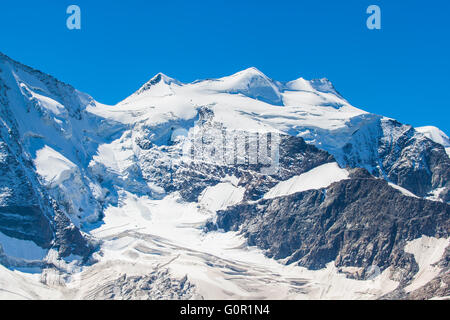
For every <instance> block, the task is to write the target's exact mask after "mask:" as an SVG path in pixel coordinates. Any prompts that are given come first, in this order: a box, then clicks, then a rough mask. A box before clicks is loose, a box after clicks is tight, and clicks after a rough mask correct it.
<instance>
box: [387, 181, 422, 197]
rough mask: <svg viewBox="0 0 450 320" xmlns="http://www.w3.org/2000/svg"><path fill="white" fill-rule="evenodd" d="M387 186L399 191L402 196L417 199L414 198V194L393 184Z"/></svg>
mask: <svg viewBox="0 0 450 320" xmlns="http://www.w3.org/2000/svg"><path fill="white" fill-rule="evenodd" d="M389 185H390V186H391V187H392V188H394V189H397V190H398V191H400V192H401V193H402V194H403V195H405V196H408V197H413V198H419V197H418V196H416V195H415V194H414V193H412V192H411V191H409V190H407V189H405V188H403V187H400V186H399V185H396V184H395V183H392V182H389Z"/></svg>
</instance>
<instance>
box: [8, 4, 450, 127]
mask: <svg viewBox="0 0 450 320" xmlns="http://www.w3.org/2000/svg"><path fill="white" fill-rule="evenodd" d="M71 4H76V5H78V6H80V8H81V14H82V29H81V30H79V31H70V30H68V29H67V28H66V19H67V17H68V15H67V14H66V8H67V7H68V6H69V5H71ZM371 4H376V5H378V6H380V8H381V10H382V29H381V30H368V29H367V28H366V19H367V17H368V15H367V14H366V8H367V7H368V6H369V5H371ZM449 12H450V3H449V1H443V0H428V1H418V0H410V1H401V0H389V1H379V0H369V1H366V0H346V1H335V0H321V1H302V0H292V1H285V0H276V1H265V0H227V1H225V0H209V1H195V0H192V1H186V0H185V1H179V0H172V1H152V0H127V1H106V0H89V1H87V0H71V1H65V0H58V1H55V0H40V1H28V0H23V1H20V2H19V1H2V2H1V4H0V51H2V52H3V53H5V54H7V55H9V56H10V57H12V58H13V59H15V60H18V61H20V62H22V63H24V64H27V65H30V66H32V67H34V68H37V69H40V70H42V71H44V72H46V73H49V74H52V75H54V76H56V77H57V78H59V79H60V80H62V81H64V82H67V83H70V84H72V85H73V86H75V87H76V88H77V89H79V90H81V91H85V92H87V93H89V94H91V95H92V96H93V97H94V98H95V99H97V100H98V101H100V102H103V103H108V104H115V103H117V102H119V101H120V100H122V99H124V98H126V97H127V96H128V95H130V94H131V93H133V92H134V91H135V90H137V89H138V88H139V87H140V86H141V85H142V84H143V83H145V82H146V81H147V80H148V79H149V78H151V77H152V76H153V75H154V74H156V73H158V72H163V73H165V74H167V75H169V76H172V77H174V78H177V79H179V80H180V81H183V82H190V81H193V80H196V79H202V78H209V77H221V76H225V75H229V74H232V73H235V72H237V71H239V70H242V69H245V68H247V67H250V66H255V67H257V68H258V69H260V70H261V71H263V72H264V73H265V74H266V75H268V76H269V77H271V78H274V79H276V80H280V81H286V80H292V79H296V78H298V77H300V76H302V77H304V78H307V79H312V78H322V77H326V78H328V79H330V80H331V81H332V82H333V83H334V85H335V87H336V88H337V90H338V91H339V92H340V93H341V94H342V95H344V96H345V97H346V98H347V99H348V100H349V101H350V102H351V103H352V104H354V105H355V106H358V107H361V108H363V109H365V110H367V111H370V112H374V113H378V114H383V115H386V116H389V117H393V118H396V119H398V120H399V121H401V122H404V123H409V124H412V125H415V126H421V125H435V126H438V127H440V128H441V129H442V130H444V131H445V132H446V133H447V134H450V121H449V119H450V117H449V115H450V102H449V101H450V100H449V98H448V93H449V92H450V90H449V85H450V58H449V57H450V23H449V22H448V15H449Z"/></svg>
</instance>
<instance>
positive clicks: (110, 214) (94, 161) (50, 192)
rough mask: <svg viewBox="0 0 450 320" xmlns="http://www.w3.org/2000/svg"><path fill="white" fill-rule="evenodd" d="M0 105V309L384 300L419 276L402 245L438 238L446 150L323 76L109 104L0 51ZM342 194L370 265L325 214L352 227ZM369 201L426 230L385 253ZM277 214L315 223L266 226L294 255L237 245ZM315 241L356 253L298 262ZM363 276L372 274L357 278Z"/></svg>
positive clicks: (225, 80) (137, 96) (251, 81)
mask: <svg viewBox="0 0 450 320" xmlns="http://www.w3.org/2000/svg"><path fill="white" fill-rule="evenodd" d="M0 107H1V108H0V118H1V122H0V172H1V173H2V175H1V176H0V243H2V244H3V249H2V250H0V263H2V264H3V265H5V266H7V267H8V268H9V269H4V268H3V267H1V266H0V273H1V274H2V277H0V279H6V280H0V289H1V290H0V294H1V296H2V297H4V296H6V297H19V296H20V297H23V298H47V297H53V298H114V297H115V298H121V297H122V298H125V297H128V298H130V297H131V298H139V297H146V298H181V299H182V298H201V297H204V298H253V299H260V298H378V297H381V296H383V295H385V294H388V293H389V292H391V291H393V290H394V289H396V288H398V286H399V284H400V283H401V284H402V285H403V284H405V283H407V282H408V281H410V280H411V279H412V278H411V277H412V276H413V275H414V272H415V269H414V268H415V264H414V263H415V262H414V260H413V259H411V258H408V256H406V255H405V253H404V251H403V247H404V245H405V243H404V242H405V241H406V240H408V241H413V240H415V239H410V238H408V236H411V235H414V237H420V236H422V235H423V234H425V233H427V235H428V236H430V235H431V236H435V237H436V238H441V239H442V238H448V219H447V220H445V214H447V213H448V212H449V207H448V204H447V203H446V202H448V201H450V193H449V183H450V182H449V181H450V179H449V175H450V160H449V157H448V155H447V154H446V153H445V150H444V147H446V145H445V143H446V142H445V141H447V140H443V141H444V143H443V142H442V141H441V140H438V138H439V137H441V138H442V139H443V137H445V135H443V134H441V133H439V135H438V138H437V137H436V134H432V135H429V136H427V134H426V133H420V132H424V131H423V130H422V129H420V130H419V131H420V132H418V131H416V130H415V129H414V128H412V127H410V126H406V125H402V124H401V123H398V122H396V121H394V120H392V119H387V118H384V117H382V116H378V115H374V114H370V113H367V112H365V111H363V110H361V109H358V108H355V107H354V106H352V105H351V104H350V103H349V102H348V101H347V100H345V99H344V98H343V97H342V96H341V95H340V94H339V93H338V92H337V91H336V89H335V88H334V87H333V85H332V84H331V82H330V81H328V80H327V79H318V80H305V79H303V78H299V79H297V80H293V81H290V82H286V83H282V82H279V81H276V80H273V79H270V78H268V77H267V76H266V75H264V74H263V73H262V72H261V71H259V70H257V69H255V68H249V69H246V70H243V71H241V72H238V73H236V74H234V75H231V76H227V77H222V78H218V79H207V80H199V81H195V82H193V83H188V84H185V83H181V82H179V81H177V80H175V79H173V78H170V77H168V76H166V75H164V74H162V73H160V74H157V75H156V76H154V77H152V78H151V80H150V81H149V82H147V83H146V84H144V85H143V86H142V87H141V88H140V89H139V90H138V91H136V92H135V93H134V94H132V95H131V96H129V97H128V98H126V99H125V100H123V101H122V102H120V103H118V104H117V105H114V106H109V105H104V104H101V103H99V102H97V101H95V100H94V99H93V98H92V97H90V96H88V95H86V94H84V93H81V92H79V91H77V90H76V89H74V88H72V87H71V86H69V85H67V84H64V83H62V82H60V81H58V80H56V79H54V78H53V77H51V76H49V75H45V74H43V73H41V72H39V71H36V70H33V69H31V68H29V67H26V66H24V65H22V64H20V63H18V62H15V61H13V60H11V59H10V58H8V57H6V56H4V55H2V54H0ZM433 132H434V131H433ZM230 143H231V144H230ZM199 154H200V155H201V156H200V157H199ZM355 168H356V169H355ZM360 168H363V169H360ZM372 175H374V176H376V178H375V177H373V176H372ZM383 179H385V180H387V181H388V182H389V183H384V184H382V182H384V181H383ZM371 185H379V186H380V189H379V190H372V189H371V187H370V186H371ZM346 186H348V187H346ZM390 186H394V188H392V187H390ZM350 190H353V192H355V193H356V192H359V193H361V197H364V199H366V200H367V203H365V204H363V205H361V210H360V211H358V214H364V215H366V216H364V217H362V218H361V220H362V221H370V223H369V222H368V223H367V224H366V226H368V227H370V228H373V230H372V229H370V230H372V231H373V232H367V233H364V234H366V235H371V236H374V237H376V241H379V242H380V243H379V244H380V245H379V246H375V247H374V246H372V247H371V248H367V251H370V252H372V254H371V256H370V257H365V258H364V259H362V258H361V259H360V255H361V250H362V249H361V248H363V247H362V246H364V245H367V244H365V241H369V240H370V239H369V240H367V239H368V238H367V239H366V238H364V239H360V238H358V237H357V235H358V234H362V233H356V232H355V233H352V232H353V231H352V230H353V229H354V228H356V226H355V223H354V222H353V223H350V222H349V223H344V222H342V221H341V220H339V221H338V222H339V223H336V224H335V225H333V224H331V223H329V224H327V223H325V222H324V221H325V220H326V219H331V218H330V215H331V216H332V217H333V218H336V217H337V218H339V219H341V216H340V215H339V214H337V215H336V216H334V215H333V214H334V211H333V212H331V211H330V212H329V211H326V210H328V209H326V210H325V211H321V210H322V209H321V208H332V209H330V210H338V209H336V208H341V209H342V210H344V209H345V210H347V211H345V212H346V214H347V215H348V216H349V217H350V218H354V216H355V214H356V213H355V211H353V210H355V208H354V206H352V203H353V202H355V201H356V200H355V199H352V197H351V196H350V195H349V194H348V192H350ZM361 190H370V192H369V191H364V192H366V193H364V192H363V191H361ZM399 190H400V191H399ZM377 191H378V192H379V194H378V193H377ZM359 193H358V194H359ZM305 195H306V196H305ZM311 195H314V197H315V198H314V201H312V198H308V197H310V196H311ZM311 197H312V196H311ZM424 198H429V199H433V200H436V201H427V200H424ZM339 201H340V202H339ZM392 202H395V203H401V204H402V206H403V207H404V208H403V207H402V210H401V212H397V211H395V205H394V204H393V203H392ZM374 203H376V204H377V205H380V204H385V203H386V207H385V208H384V211H383V212H387V213H386V214H387V216H388V217H390V218H392V219H394V218H395V219H398V221H406V220H407V218H405V217H404V216H407V214H408V213H410V212H412V213H414V214H418V213H420V212H423V213H424V217H422V218H421V219H424V221H423V225H421V226H422V227H420V226H419V227H415V228H414V230H413V231H410V230H409V229H408V228H406V227H405V228H403V229H401V230H404V233H401V231H398V233H399V234H398V236H397V237H396V239H394V240H393V241H394V242H392V243H389V244H386V243H384V242H383V241H385V242H386V241H390V240H391V239H388V240H386V239H384V240H383V238H382V236H383V235H384V234H385V233H380V232H377V228H378V230H381V231H383V232H387V231H386V230H390V229H389V228H387V227H386V225H385V224H383V222H382V221H384V220H383V219H380V220H376V222H377V223H379V225H378V224H377V223H375V222H373V221H372V220H371V217H372V216H373V214H380V213H379V212H378V211H376V209H374ZM279 204H283V205H285V207H284V208H288V209H289V210H291V209H292V212H294V209H295V210H300V209H302V210H303V209H304V210H306V211H307V212H308V214H309V213H311V217H310V219H308V220H307V223H308V224H309V225H310V226H311V230H309V231H308V230H306V231H305V230H303V229H301V227H299V226H297V225H296V224H292V226H290V227H289V230H291V232H290V233H289V234H287V235H286V236H284V235H283V232H286V228H284V226H283V227H282V225H281V224H280V225H278V224H269V225H270V227H271V228H272V229H271V230H270V232H269V233H270V234H274V235H279V236H280V237H277V238H276V239H277V240H276V241H274V242H273V243H271V245H272V246H274V247H275V249H276V250H278V251H279V252H281V251H282V252H284V253H286V252H289V253H290V254H292V255H291V256H289V257H286V256H284V258H283V259H278V258H277V257H274V256H271V257H268V255H270V254H269V251H267V250H266V248H264V247H262V246H260V245H258V243H260V242H257V241H256V239H255V238H251V237H250V238H249V236H248V234H245V233H242V230H250V231H252V232H255V233H257V234H258V237H260V236H261V234H264V232H265V229H264V228H266V227H267V224H265V219H266V215H268V216H270V217H273V215H274V214H275V215H276V214H277V212H278V210H277V209H276V208H277V206H278V205H279ZM380 206H381V205H380ZM236 208H242V210H241V212H236V210H237V209H236ZM393 208H394V209H393ZM249 210H250V211H252V212H251V214H249V216H248V217H246V218H245V219H244V218H243V217H239V215H240V214H241V213H242V214H243V213H248V212H249ZM289 210H287V211H289ZM417 211H420V212H417ZM280 212H281V211H280ZM283 212H284V211H283ZM316 213H320V214H316ZM425 213H426V214H425ZM254 214H258V216H254ZM402 215H404V216H402ZM407 217H409V216H407ZM238 218H242V223H243V224H241V225H238V226H237V225H236V224H235V222H236V221H241V220H240V219H238ZM247 218H249V219H248V220H247ZM250 218H251V219H250ZM275 218H276V219H274V221H276V220H277V219H280V221H282V223H285V222H286V221H287V222H289V221H294V220H295V219H294V220H291V218H289V217H287V218H286V217H285V216H282V217H280V216H278V217H275ZM284 218H286V220H284ZM294 218H295V217H294ZM413 218H414V219H415V220H414V221H417V219H418V217H417V216H416V215H413ZM227 219H229V220H227ZM236 219H237V220H236ZM253 219H256V220H253ZM246 221H251V223H252V225H251V226H249V225H245V223H246ZM389 221H390V220H389ZM442 221H444V223H442ZM231 224H233V227H236V228H237V229H236V230H233V231H230V230H228V231H227V232H226V231H225V229H224V228H225V227H228V226H230V225H231ZM423 226H428V229H426V230H425V227H423ZM222 227H224V228H222ZM360 227H361V228H365V227H363V226H360ZM316 228H318V229H316ZM261 230H263V233H260V231H261ZM312 230H321V231H324V233H325V234H326V236H327V237H328V238H326V237H325V238H324V239H325V240H324V241H323V243H326V245H328V243H327V241H326V240H329V239H335V237H336V239H340V238H339V237H338V236H336V235H340V234H341V233H342V234H344V233H345V234H347V235H348V236H345V237H344V236H343V237H344V238H345V239H346V241H347V240H348V239H353V238H351V237H355V238H354V239H353V240H354V243H353V244H352V245H348V244H345V247H342V246H344V242H339V241H337V240H336V243H335V244H333V245H331V244H330V247H332V248H331V249H330V248H319V249H317V251H314V250H311V251H310V252H309V253H308V254H307V256H305V252H306V251H305V250H303V249H299V248H298V247H297V246H298V241H296V240H295V239H297V238H300V235H303V234H306V235H311V232H312ZM370 230H369V231H370ZM399 230H400V229H399ZM325 231H326V232H329V233H326V232H325ZM429 233H432V234H429ZM368 237H369V236H368ZM259 240H260V239H259ZM309 240H311V239H308V241H309ZM312 240H313V239H312ZM312 240H311V241H312ZM330 241H331V240H330ZM333 241H334V240H333ZM373 241H375V239H373ZM436 241H438V243H442V240H436ZM319 245H320V244H318V243H313V244H312V245H311V248H316V247H318V246H319ZM367 246H369V245H367ZM387 247H389V248H395V250H391V251H392V252H387V251H386V250H385V249H386V248H387ZM294 249H295V252H293V250H294ZM276 250H275V251H276ZM25 251H26V252H25ZM28 251H29V252H28ZM93 252H94V253H93ZM439 252H440V251H439ZM338 253H339V255H338ZM428 253H430V259H433V261H434V260H435V259H437V258H439V259H440V258H443V259H445V257H436V252H431V251H430V252H428V251H424V252H423V254H422V253H421V255H420V261H421V262H420V263H419V262H418V263H419V264H420V265H422V261H426V260H427V255H428ZM384 255H387V256H386V257H384ZM441 256H442V255H441ZM383 257H384V260H383V259H382V258H383ZM371 259H372V260H371ZM369 260H370V261H369ZM87 262H88V263H87ZM372 262H373V263H379V264H380V267H382V268H383V270H381V271H382V272H380V274H379V275H378V276H377V277H375V280H367V279H368V271H367V268H368V264H369V263H372ZM381 262H382V263H381ZM286 264H290V265H286ZM309 266H320V267H323V268H322V269H321V270H308V269H307V268H305V267H309ZM352 268H353V269H352ZM348 270H353V271H355V270H356V271H355V272H356V273H355V274H353V273H352V272H349V271H348ZM442 270H444V271H442ZM416 271H417V270H416ZM439 272H441V273H442V272H445V268H440V269H439ZM370 279H373V278H370ZM117 287H120V288H123V290H121V291H120V292H119V291H115V289H114V288H117Z"/></svg>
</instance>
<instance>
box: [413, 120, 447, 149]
mask: <svg viewBox="0 0 450 320" xmlns="http://www.w3.org/2000/svg"><path fill="white" fill-rule="evenodd" d="M416 130H417V131H418V132H420V133H422V134H424V135H425V136H426V137H427V138H428V139H431V140H433V141H434V142H436V143H439V144H441V145H443V146H444V147H445V150H446V151H447V154H448V155H450V139H449V138H448V136H447V135H446V134H445V133H444V132H442V131H441V130H440V129H439V128H436V127H433V126H426V127H419V128H416Z"/></svg>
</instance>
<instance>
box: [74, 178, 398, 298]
mask: <svg viewBox="0 0 450 320" xmlns="http://www.w3.org/2000/svg"><path fill="white" fill-rule="evenodd" d="M213 188H214V187H213ZM223 188H224V187H223V186H220V188H216V189H210V190H214V191H217V190H219V189H223ZM225 188H227V189H228V190H231V189H232V188H231V187H230V186H227V187H225ZM122 197H123V198H122V199H121V201H120V202H121V203H122V204H121V205H120V206H119V207H110V208H108V210H107V211H106V214H105V219H104V222H105V224H104V225H102V226H100V227H99V228H98V229H96V230H93V231H92V234H93V235H94V236H96V237H98V238H100V239H103V240H104V241H105V244H104V246H103V250H102V254H101V255H98V256H96V258H98V259H99V260H100V261H99V263H98V264H95V265H93V266H91V267H87V268H85V270H84V271H83V273H82V275H81V278H82V279H83V278H85V277H88V276H86V275H90V274H97V273H101V274H102V278H107V279H110V278H111V277H114V276H115V277H118V276H119V275H120V274H124V273H126V274H128V275H133V274H142V273H143V272H145V270H154V269H155V268H161V267H167V268H169V270H170V272H171V273H172V274H173V276H175V277H183V276H185V275H187V276H188V279H189V281H190V282H192V283H194V284H195V285H196V286H197V290H198V292H199V293H200V294H201V295H202V296H203V297H204V298H206V299H372V298H375V297H378V296H380V295H382V294H384V293H387V292H389V291H391V290H393V289H395V288H396V286H397V285H398V283H397V282H395V281H392V280H390V279H389V270H386V271H385V272H383V273H382V274H381V275H379V276H378V277H377V278H375V279H374V280H368V281H359V280H352V279H348V278H346V277H345V275H344V274H342V273H339V272H338V271H337V269H336V267H334V264H333V263H330V264H329V265H328V266H327V268H325V269H322V270H318V271H309V270H307V269H305V268H301V267H298V266H294V265H289V266H286V265H283V264H281V263H279V262H277V261H275V260H273V259H269V258H267V257H266V256H265V255H264V254H263V252H262V251H261V250H259V249H257V248H254V247H248V246H247V245H246V240H245V239H244V238H243V237H242V236H240V235H238V234H237V233H236V232H226V233H224V232H208V233H205V232H203V230H202V226H203V224H204V223H205V222H206V221H207V220H208V219H210V218H211V217H212V216H213V214H212V213H211V214H208V213H206V212H205V211H204V210H202V209H201V208H199V207H198V206H197V205H196V204H195V203H185V202H183V201H182V200H181V199H180V197H179V196H177V195H176V194H174V195H170V196H167V197H166V198H164V199H162V200H151V199H148V198H146V197H141V198H139V197H136V196H134V195H132V194H129V193H124V194H122ZM236 200H237V199H236ZM102 281H104V280H102ZM91 286H92V285H91ZM87 287H89V284H88V283H86V284H82V285H81V290H80V294H83V293H85V291H86V290H88V289H87Z"/></svg>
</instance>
